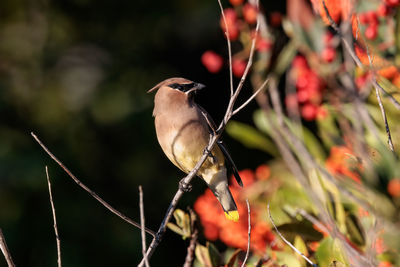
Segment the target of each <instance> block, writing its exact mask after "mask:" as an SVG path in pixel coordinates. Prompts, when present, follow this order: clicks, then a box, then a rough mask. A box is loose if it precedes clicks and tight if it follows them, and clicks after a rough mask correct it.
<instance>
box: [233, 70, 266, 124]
mask: <svg viewBox="0 0 400 267" xmlns="http://www.w3.org/2000/svg"><path fill="white" fill-rule="evenodd" d="M268 81H269V77H267V79H265V81H264V82H263V84H262V85H261V86H260V88H258V89H257V91H255V92H254V93H253V95H252V96H250V97H249V99H247V100H246V101H245V102H244V103H243V104H242V105H240V107H238V108H236V109H235V110H234V111H233V112H232V116H234V115H235V114H236V113H238V112H239V111H241V110H242V109H243V108H244V107H246V106H247V105H248V104H249V103H250V102H251V101H252V100H253V99H254V98H255V97H256V96H257V95H258V94H259V93H260V92H261V91H262V90H263V89H264V88H265V86H266V85H267V83H268Z"/></svg>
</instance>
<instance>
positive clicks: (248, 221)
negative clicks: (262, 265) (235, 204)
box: [241, 198, 251, 267]
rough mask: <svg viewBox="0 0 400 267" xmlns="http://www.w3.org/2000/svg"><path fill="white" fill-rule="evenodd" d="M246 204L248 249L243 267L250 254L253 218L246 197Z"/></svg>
mask: <svg viewBox="0 0 400 267" xmlns="http://www.w3.org/2000/svg"><path fill="white" fill-rule="evenodd" d="M246 205H247V224H248V227H247V250H246V256H245V257H244V260H243V263H242V266H241V267H245V266H246V262H247V259H248V258H249V254H250V243H251V218H250V204H249V200H248V199H247V198H246Z"/></svg>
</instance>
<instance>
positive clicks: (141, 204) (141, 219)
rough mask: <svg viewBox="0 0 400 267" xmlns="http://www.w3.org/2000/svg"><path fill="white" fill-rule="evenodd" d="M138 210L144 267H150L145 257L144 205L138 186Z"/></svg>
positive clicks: (141, 192)
mask: <svg viewBox="0 0 400 267" xmlns="http://www.w3.org/2000/svg"><path fill="white" fill-rule="evenodd" d="M139 208H140V229H141V234H142V253H143V258H144V263H145V266H146V267H150V264H149V259H148V258H147V256H146V232H145V231H144V229H145V228H146V227H145V221H144V220H145V218H144V204H143V189H142V186H141V185H139Z"/></svg>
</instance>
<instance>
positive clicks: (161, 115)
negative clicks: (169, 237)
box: [148, 77, 243, 222]
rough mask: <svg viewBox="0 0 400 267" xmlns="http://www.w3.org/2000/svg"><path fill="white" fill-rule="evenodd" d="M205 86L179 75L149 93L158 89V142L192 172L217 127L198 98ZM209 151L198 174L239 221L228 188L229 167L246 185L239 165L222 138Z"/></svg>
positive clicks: (231, 217)
mask: <svg viewBox="0 0 400 267" xmlns="http://www.w3.org/2000/svg"><path fill="white" fill-rule="evenodd" d="M204 87H205V85H203V84H201V83H197V82H193V81H191V80H188V79H185V78H179V77H175V78H169V79H166V80H164V81H162V82H160V83H158V84H157V85H156V86H154V87H153V88H151V89H150V90H148V93H150V92H154V91H156V94H155V97H154V109H153V117H154V124H155V129H156V135H157V139H158V142H159V144H160V146H161V148H162V150H163V152H164V153H165V155H166V156H167V157H168V159H169V160H170V161H171V162H172V163H173V164H174V165H175V166H177V167H178V168H179V169H181V170H182V171H183V172H185V173H189V172H190V171H191V170H192V169H193V168H194V167H195V165H196V164H197V162H198V161H199V160H200V158H201V157H202V155H203V153H204V152H205V151H206V150H205V149H206V147H207V145H208V142H209V138H210V134H212V133H213V131H214V130H215V129H216V127H215V123H214V122H213V120H212V118H211V116H210V115H209V114H208V113H207V112H206V111H205V110H204V109H203V108H202V107H201V106H200V105H198V104H196V103H195V101H194V94H195V93H196V92H197V91H198V90H201V89H203V88H204ZM206 152H209V157H208V158H207V159H206V161H205V162H204V163H203V165H202V166H201V167H200V169H199V170H198V172H197V173H196V175H197V176H199V177H200V178H202V179H203V180H204V181H205V182H206V184H207V185H208V187H209V188H210V189H211V191H212V192H213V193H214V195H215V197H216V198H217V199H218V201H219V203H220V204H221V206H222V209H223V211H224V213H225V216H226V218H227V219H229V220H231V221H234V222H237V221H238V220H239V212H238V210H237V205H236V203H235V200H234V199H233V197H232V193H231V191H230V190H229V187H228V168H229V170H230V171H231V172H232V173H233V175H234V177H235V178H236V181H237V183H238V184H239V185H240V186H241V187H243V183H242V180H241V178H240V175H239V173H238V170H237V167H236V165H235V164H234V162H233V160H232V158H231V156H230V154H229V152H228V150H227V149H226V147H225V146H224V144H223V142H222V141H218V142H217V145H216V146H214V148H213V149H212V150H211V151H206ZM180 185H182V184H181V183H180ZM182 189H185V190H190V188H189V189H188V188H182Z"/></svg>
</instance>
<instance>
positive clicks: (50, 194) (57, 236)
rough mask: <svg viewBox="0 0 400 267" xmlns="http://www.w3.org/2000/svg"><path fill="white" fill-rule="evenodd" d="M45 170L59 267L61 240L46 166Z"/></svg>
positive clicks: (59, 265)
mask: <svg viewBox="0 0 400 267" xmlns="http://www.w3.org/2000/svg"><path fill="white" fill-rule="evenodd" d="M45 169H46V178H47V185H48V187H49V197H50V205H51V212H52V213H53V223H54V225H53V227H54V233H55V235H56V242H57V264H58V267H61V240H60V236H59V234H58V228H57V219H56V209H55V208H54V202H53V193H52V192H51V183H50V177H49V170H48V168H47V166H46V167H45Z"/></svg>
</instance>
